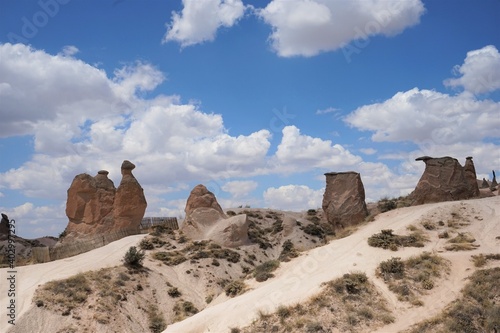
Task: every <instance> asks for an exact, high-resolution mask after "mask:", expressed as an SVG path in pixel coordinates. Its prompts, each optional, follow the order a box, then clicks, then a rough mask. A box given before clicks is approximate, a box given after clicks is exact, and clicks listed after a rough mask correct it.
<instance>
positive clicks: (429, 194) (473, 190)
mask: <svg viewBox="0 0 500 333" xmlns="http://www.w3.org/2000/svg"><path fill="white" fill-rule="evenodd" d="M416 161H423V162H424V163H425V170H424V173H423V174H422V177H421V178H420V180H419V181H418V184H417V186H416V187H415V190H414V191H413V192H412V193H411V194H410V200H411V202H412V205H420V204H425V203H431V202H441V201H452V200H464V199H470V198H473V197H477V196H478V195H479V189H478V188H477V181H476V180H475V178H474V182H475V186H473V184H472V177H473V176H472V173H474V175H475V170H474V165H473V163H472V158H468V159H467V161H468V162H466V165H467V164H468V166H467V169H468V171H466V170H465V168H464V167H462V166H461V165H460V163H459V162H458V160H457V159H456V158H453V157H449V156H445V157H438V158H433V157H429V156H423V157H419V158H417V159H416ZM467 173H468V175H467ZM474 177H475V176H474Z"/></svg>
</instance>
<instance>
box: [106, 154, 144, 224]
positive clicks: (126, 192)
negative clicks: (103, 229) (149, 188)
mask: <svg viewBox="0 0 500 333" xmlns="http://www.w3.org/2000/svg"><path fill="white" fill-rule="evenodd" d="M133 169H135V165H134V164H132V163H131V162H129V161H124V162H123V163H122V167H121V171H122V180H121V182H120V186H118V189H117V190H116V194H115V202H114V204H113V211H114V218H115V221H114V222H115V223H114V226H115V229H118V230H128V229H132V230H133V229H138V228H139V225H140V224H141V220H142V218H143V217H144V212H145V211H146V206H147V203H146V198H145V197H144V191H143V189H142V187H141V185H140V184H139V182H138V181H137V179H135V177H134V175H133V174H132V170H133Z"/></svg>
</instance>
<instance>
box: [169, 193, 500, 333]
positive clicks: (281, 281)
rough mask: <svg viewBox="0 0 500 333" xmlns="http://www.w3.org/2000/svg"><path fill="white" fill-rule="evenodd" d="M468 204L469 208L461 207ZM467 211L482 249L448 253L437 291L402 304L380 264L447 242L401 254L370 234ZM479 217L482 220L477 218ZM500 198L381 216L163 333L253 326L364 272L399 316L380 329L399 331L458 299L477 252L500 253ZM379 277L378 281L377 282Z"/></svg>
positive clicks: (435, 249) (402, 230)
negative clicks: (262, 315) (324, 286)
mask: <svg viewBox="0 0 500 333" xmlns="http://www.w3.org/2000/svg"><path fill="white" fill-rule="evenodd" d="M462 207H465V208H462ZM457 210H459V211H460V210H462V212H463V213H465V212H466V213H467V214H468V215H470V218H471V219H472V224H471V225H470V226H468V227H465V228H464V229H463V230H461V231H469V232H471V233H473V235H474V236H475V237H476V239H477V243H478V244H480V245H481V246H480V248H478V249H476V250H474V251H467V252H443V253H441V255H442V256H443V257H445V258H447V259H448V260H450V261H451V263H452V267H451V271H452V274H450V276H449V277H448V278H447V280H446V281H444V282H443V283H442V284H441V285H440V286H439V287H438V288H436V289H435V290H433V292H432V294H429V295H428V296H426V297H424V298H423V301H424V303H425V305H424V306H423V307H418V308H415V307H408V306H401V303H400V302H397V300H396V299H395V297H394V296H393V295H392V293H390V292H389V291H388V290H387V288H385V286H383V283H381V281H380V280H379V279H378V278H376V277H375V269H376V267H377V265H378V264H379V263H380V262H381V261H383V260H387V259H389V258H391V257H393V256H398V257H401V258H402V259H405V258H407V257H409V256H412V255H415V254H418V253H421V252H422V251H433V252H441V248H442V245H443V244H444V242H445V240H442V239H439V238H438V237H437V235H436V237H434V238H431V241H430V242H429V243H427V244H426V246H425V247H424V248H405V249H403V250H399V251H398V252H392V251H387V250H383V249H377V248H373V247H370V246H368V244H367V238H368V237H369V236H371V235H373V234H374V233H377V232H380V230H381V229H393V230H394V231H395V233H397V234H402V233H405V229H406V226H408V225H410V224H418V223H419V222H420V221H422V219H423V218H431V217H432V218H433V219H435V220H436V222H437V221H439V220H440V219H444V218H445V217H446V216H448V217H449V216H450V214H451V212H454V211H457ZM475 216H478V217H480V219H482V220H476V219H475V218H474V217H475ZM497 236H500V197H498V196H497V197H492V198H485V199H478V200H469V201H463V202H460V201H455V202H445V203H438V204H428V205H422V206H415V207H408V208H403V209H398V210H395V211H390V212H388V213H385V214H382V215H379V216H378V217H377V219H376V220H375V221H374V222H372V223H369V224H368V225H366V226H365V227H363V228H361V229H360V230H359V231H358V232H356V233H355V234H353V235H351V236H349V237H346V238H344V239H341V240H337V241H333V242H331V243H330V244H329V245H326V246H323V247H321V248H317V249H313V250H311V251H309V252H307V253H305V254H303V255H302V256H300V257H299V258H297V259H295V260H293V261H291V262H289V263H285V264H283V265H282V266H281V267H280V269H279V270H278V271H277V272H276V278H274V279H272V280H270V281H267V282H265V283H256V284H253V285H252V287H254V288H255V289H253V290H251V291H249V292H247V293H245V294H243V295H241V296H238V297H236V298H233V299H229V300H227V301H226V302H223V303H220V304H217V305H215V306H212V307H208V308H206V309H205V310H204V311H202V312H200V313H198V314H196V315H194V316H192V317H190V318H188V319H186V320H184V321H182V322H179V323H176V324H173V325H170V326H169V327H168V328H167V329H166V330H165V331H164V333H174V332H175V333H190V332H193V333H195V332H196V333H201V332H217V333H218V332H228V331H229V329H230V328H232V327H243V326H247V325H249V324H250V323H251V322H252V320H254V319H255V318H257V317H258V314H259V311H262V312H272V311H273V310H275V309H276V308H277V307H278V305H280V304H284V305H289V304H294V303H297V302H302V301H304V300H306V299H307V298H309V297H310V296H311V295H312V294H314V293H316V292H318V291H319V288H320V284H321V283H322V282H326V281H329V280H332V279H334V278H336V277H339V276H341V275H342V274H344V273H348V272H352V271H364V272H366V274H367V275H368V277H369V278H371V280H372V281H374V282H376V283H377V286H379V287H380V288H379V289H380V290H381V292H383V294H384V295H385V296H386V297H387V299H388V300H389V302H390V306H391V307H392V309H393V311H394V315H395V316H396V321H395V322H394V323H393V324H392V325H390V326H385V327H384V328H382V329H381V330H379V331H378V332H384V333H390V332H398V331H400V330H402V329H405V328H408V327H409V326H410V325H412V324H414V323H417V322H419V321H421V320H423V319H426V318H429V317H431V316H433V315H434V314H436V313H438V312H439V311H440V310H442V309H443V308H444V307H445V306H446V305H447V304H448V303H450V302H451V301H452V300H454V299H455V298H456V297H457V295H458V294H459V291H460V289H461V288H462V287H463V286H464V284H465V283H466V280H465V278H466V277H467V276H469V275H470V274H471V273H472V271H473V270H472V267H473V266H472V263H471V262H470V256H471V255H472V254H478V253H492V252H498V249H499V246H500V240H498V239H496V238H495V237H497ZM377 281H378V282H377Z"/></svg>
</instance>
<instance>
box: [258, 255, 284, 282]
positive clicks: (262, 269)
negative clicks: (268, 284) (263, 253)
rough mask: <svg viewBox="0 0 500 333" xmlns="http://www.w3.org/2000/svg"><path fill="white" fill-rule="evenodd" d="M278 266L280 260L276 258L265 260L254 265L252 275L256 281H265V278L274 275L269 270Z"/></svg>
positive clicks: (273, 269)
mask: <svg viewBox="0 0 500 333" xmlns="http://www.w3.org/2000/svg"><path fill="white" fill-rule="evenodd" d="M279 266H280V262H279V261H278V260H269V261H266V262H264V263H262V264H260V265H259V266H257V267H255V269H254V271H253V276H254V277H255V280H257V281H258V282H263V281H266V280H267V279H270V278H272V277H274V274H273V273H271V272H273V271H275V270H276V269H277V268H278V267H279Z"/></svg>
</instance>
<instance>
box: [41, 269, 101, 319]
mask: <svg viewBox="0 0 500 333" xmlns="http://www.w3.org/2000/svg"><path fill="white" fill-rule="evenodd" d="M91 292H92V289H91V286H90V282H89V279H88V278H87V277H86V276H85V275H84V274H82V273H80V274H77V275H75V276H72V277H69V278H67V279H64V280H57V281H50V282H48V283H46V284H45V285H44V286H43V287H42V288H41V289H39V290H37V293H36V295H35V303H36V304H37V306H38V305H39V306H53V307H55V308H56V309H62V310H63V312H64V311H71V310H72V309H73V308H75V307H78V306H80V305H81V304H83V303H85V301H86V300H87V297H88V296H89V295H90V294H91Z"/></svg>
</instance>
